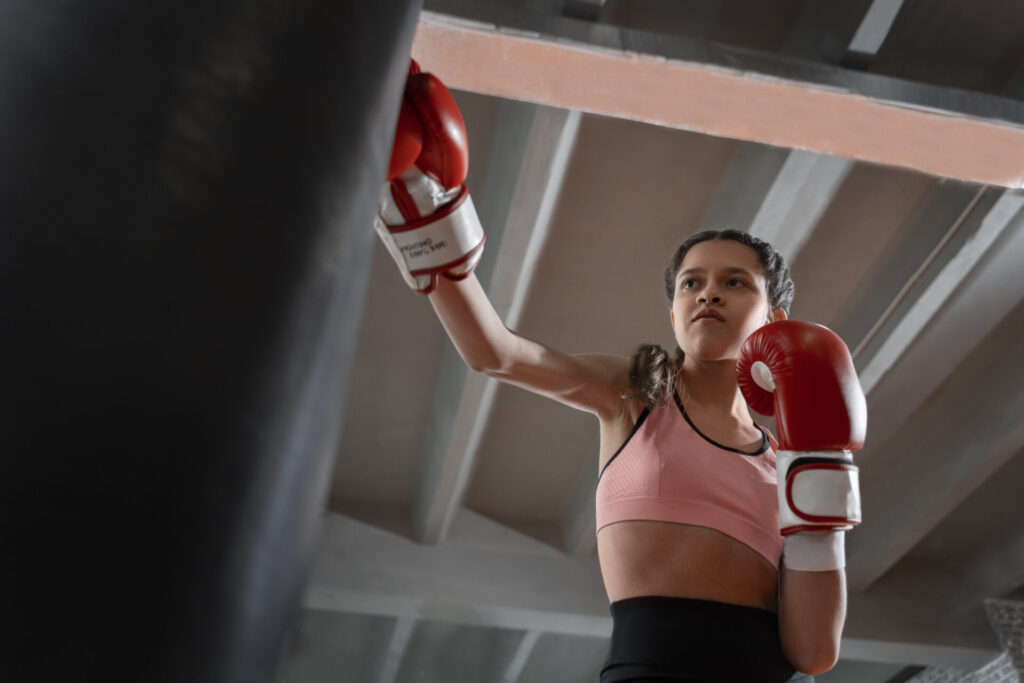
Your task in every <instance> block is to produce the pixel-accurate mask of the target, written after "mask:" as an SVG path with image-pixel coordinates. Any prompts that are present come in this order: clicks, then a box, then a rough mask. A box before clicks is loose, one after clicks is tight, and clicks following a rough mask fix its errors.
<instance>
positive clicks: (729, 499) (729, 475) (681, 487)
mask: <svg viewBox="0 0 1024 683" xmlns="http://www.w3.org/2000/svg"><path fill="white" fill-rule="evenodd" d="M761 432H762V433H763V434H764V441H763V443H762V445H761V448H760V449H759V450H758V451H757V452H755V453H746V452H744V451H739V450H736V449H735V448H729V447H728V446H723V445H721V444H718V443H716V442H714V441H712V440H711V439H709V438H708V437H706V436H704V435H703V434H701V433H700V431H698V430H697V428H696V427H694V426H693V423H692V422H690V418H689V417H688V416H687V415H686V411H684V410H683V406H682V404H680V403H679V398H678V397H676V399H675V401H674V402H668V403H664V404H661V405H658V406H655V407H654V408H649V409H647V410H644V412H643V413H642V414H641V415H640V418H639V419H638V420H637V422H636V426H634V427H633V433H632V434H630V435H629V438H628V439H626V442H625V443H624V444H623V445H622V447H621V448H619V450H618V451H617V452H616V453H615V455H613V456H612V457H611V460H609V461H608V463H607V464H606V465H605V466H604V469H602V470H601V474H600V476H599V477H598V483H597V530H598V531H600V530H601V529H602V528H603V527H604V526H606V525H608V524H614V523H615V522H623V521H626V520H654V521H662V522H676V523H678V524H692V525H695V526H703V527H708V528H711V529H715V530H716V531H720V532H722V533H723V534H726V535H728V536H731V537H732V538H735V539H736V540H737V541H740V542H741V543H743V544H745V545H747V546H749V547H751V548H753V549H754V550H755V551H757V552H758V553H760V554H761V555H763V556H764V557H765V558H766V559H767V560H768V561H769V562H771V563H772V565H774V566H775V568H776V569H778V567H779V560H780V559H781V557H782V535H781V534H780V533H779V503H778V494H777V493H776V489H777V484H776V478H775V451H774V450H772V449H773V447H775V446H777V444H776V443H775V440H774V439H773V438H772V437H771V435H770V434H769V433H768V432H767V431H765V430H763V429H762V430H761Z"/></svg>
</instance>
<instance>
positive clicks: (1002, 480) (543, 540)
mask: <svg viewBox="0 0 1024 683" xmlns="http://www.w3.org/2000/svg"><path fill="white" fill-rule="evenodd" d="M1022 36H1024V6H1022V5H1020V4H1019V3H1018V2H1015V0H998V1H996V0H992V1H990V2H986V3H977V2H973V1H972V0H945V1H943V2H934V0H904V1H903V2H900V1H899V0H895V1H886V0H875V1H874V2H872V1H870V0H848V1H846V2H842V3H835V2H824V1H820V0H819V1H814V0H772V1H771V2H744V1H740V0H703V1H694V2H687V3H680V2H677V1H675V0H643V1H641V0H605V1H604V2H602V1H601V0H521V1H519V2H498V1H497V0H494V1H492V2H488V1H485V0H479V1H477V2H452V1H449V0H444V1H443V2H442V1H438V2H428V3H427V6H426V11H425V12H424V15H423V18H422V21H421V24H420V30H419V33H418V35H417V39H416V43H415V47H414V55H415V56H416V57H417V58H418V59H419V61H420V63H421V64H422V65H423V66H424V67H425V69H427V70H430V71H433V72H435V73H437V74H438V75H439V76H440V77H441V78H442V79H444V80H446V82H448V83H449V85H452V86H453V87H455V88H456V91H455V96H456V99H457V101H458V103H459V106H460V108H461V109H462V112H463V115H464V118H465V120H466V124H467V127H468V130H469V139H470V144H471V154H472V158H471V169H470V177H469V181H468V185H469V187H470V189H471V190H472V192H473V198H474V202H475V203H476V206H477V209H478V212H479V214H480V217H481V220H482V222H483V224H484V227H485V229H486V230H487V236H488V242H487V250H486V252H485V254H484V258H483V261H482V263H481V265H480V266H479V268H478V270H477V273H478V275H479V277H480V280H481V282H482V283H483V284H484V286H485V288H486V289H487V291H488V294H489V296H490V297H491V299H492V301H493V302H494V304H495V306H496V308H497V309H498V311H499V313H500V314H501V315H502V317H503V319H504V320H505V322H506V324H507V325H508V326H509V327H510V328H511V329H513V330H515V331H516V332H518V333H519V334H522V335H524V336H527V337H530V338H535V339H539V340H541V341H543V342H545V343H546V344H549V345H551V346H554V347H556V348H559V349H561V350H563V351H567V352H587V351H600V352H610V353H619V354H623V355H628V354H630V353H631V352H632V350H633V349H634V348H635V346H636V345H637V344H639V343H641V342H646V341H653V342H657V343H660V344H663V345H666V346H667V345H669V344H670V342H671V341H672V338H671V331H670V328H669V325H668V315H667V308H666V306H665V303H664V299H663V296H664V294H663V291H662V290H661V287H662V285H661V283H660V273H661V270H662V268H663V266H664V263H665V260H666V259H667V257H668V255H669V254H670V253H671V251H672V250H673V249H674V248H675V247H676V246H677V245H678V243H679V242H681V241H682V240H683V239H685V238H686V237H687V236H688V235H690V234H692V233H693V232H695V231H698V230H701V229H705V228H722V227H740V228H743V229H747V230H749V231H751V232H753V233H755V234H758V235H760V236H762V237H765V238H767V239H769V240H771V241H772V242H773V243H775V244H776V245H777V246H779V247H780V249H781V250H782V251H783V252H784V254H785V255H786V256H787V258H788V260H789V263H790V265H791V270H792V274H793V277H794V280H795V281H796V285H797V289H796V297H795V300H794V305H793V310H792V316H793V317H796V318H800V319H805V320H811V321H816V322H820V323H823V324H825V325H828V326H830V327H831V328H833V329H834V330H836V331H837V332H838V333H839V334H840V335H841V336H842V337H843V339H844V340H845V341H846V343H847V344H848V345H849V346H850V348H851V349H853V350H854V354H855V360H856V366H857V369H858V372H859V374H860V378H861V382H862V384H863V386H864V388H865V391H866V392H867V395H868V405H869V434H868V443H867V445H866V446H865V448H864V449H863V450H862V451H860V452H859V453H858V454H857V456H856V457H857V462H858V463H859V465H860V467H861V486H862V491H863V499H864V501H863V502H864V516H865V521H864V523H863V524H862V525H861V526H860V527H858V528H857V529H856V530H855V531H854V532H853V533H851V534H850V535H849V538H848V543H847V548H848V558H847V560H848V569H847V572H848V578H849V586H850V606H849V618H848V621H847V626H846V630H845V633H844V640H843V645H842V654H841V661H840V663H839V664H838V665H837V667H836V668H835V669H834V670H833V671H832V672H830V673H828V674H825V675H823V676H819V677H818V680H819V681H822V682H823V683H839V682H842V681H857V682H858V683H875V682H878V683H882V682H895V681H904V680H907V679H908V678H910V677H911V676H912V675H914V674H915V673H917V672H919V671H922V670H923V669H925V668H927V667H954V668H958V669H963V670H965V671H969V670H975V669H977V668H979V667H981V666H983V665H985V664H987V663H989V662H991V661H992V660H993V659H994V658H996V657H997V656H999V654H1000V649H999V644H998V641H997V638H996V635H995V633H994V632H993V630H992V628H991V627H990V625H989V623H988V620H987V618H986V613H985V608H984V602H983V601H984V600H985V599H987V598H997V599H1014V600H1020V599H1024V527H1022V525H1021V524H1020V521H1019V520H1020V519H1021V518H1022V516H1024V497H1022V496H1021V495H1020V494H1019V491H1021V490H1022V489H1024V420H1022V419H1021V417H1020V416H1021V415H1024V370H1022V368H1024V346H1022V345H1021V344H1020V343H1019V337H1020V334H1021V332H1024V193H1022V192H1021V190H1020V189H1019V188H1020V187H1021V185H1022V182H1024V104H1022V103H1021V100H1022V99H1024V40H1021V37H1022ZM604 76H607V80H603V77H604ZM665 79H667V80H665ZM708 79H712V80H711V81H709V80H708ZM494 81H500V82H499V83H495V82H494ZM574 82H575V85H574V84H573V83H574ZM665 82H670V83H674V84H677V86H675V87H673V89H672V90H671V92H670V91H668V90H665V89H664V87H663V86H662V85H661V84H663V83H665ZM652 84H654V85H653V86H652ZM709 84H710V85H709ZM658 88H661V89H662V90H661V92H662V93H663V95H664V99H667V100H669V101H671V102H672V103H673V105H672V106H673V107H674V109H673V110H672V111H669V112H668V113H665V112H664V111H662V109H661V108H659V106H660V105H659V102H660V99H659V98H658V97H656V96H655V95H656V94H657V92H658ZM744 102H745V103H746V106H740V104H742V103H744ZM716 106H717V107H719V109H716V108H715V107H716ZM719 114H721V116H719ZM876 132H877V133H878V135H877V136H875V135H874V134H875V133H876ZM876 137H877V138H882V139H884V140H885V142H884V144H879V142H878V140H877V139H875V138H876ZM367 229H369V226H367ZM365 310H366V314H365V316H364V319H363V321H362V326H361V332H360V338H359V346H358V349H357V351H356V365H355V372H354V375H353V376H352V378H351V384H350V395H349V396H350V398H349V400H348V402H347V405H348V406H349V407H348V411H347V414H346V415H345V426H344V432H343V436H342V439H341V442H340V445H339V448H338V453H337V459H336V466H335V471H334V479H333V482H331V485H330V487H331V494H330V503H329V510H328V511H326V513H325V521H324V535H323V542H322V551H321V557H320V561H319V563H318V564H317V567H316V569H315V572H314V575H313V577H312V579H311V584H310V587H309V590H308V593H307V596H306V598H305V603H304V604H305V610H304V616H303V619H302V622H301V624H300V628H299V630H298V633H297V635H296V638H295V642H294V644H293V648H292V652H291V655H290V658H289V660H288V665H287V667H286V668H285V669H284V670H283V671H282V672H281V674H280V679H281V680H282V681H287V682H288V683H319V682H320V681H324V682H326V681H332V682H338V681H352V682H358V683H367V682H380V683H393V682H394V683H405V682H411V681H458V682H462V681H473V682H476V681H481V682H495V683H498V682H501V683H531V682H533V681H537V682H542V681H543V682H549V681H568V682H575V681H580V682H584V681H589V682H593V681H596V680H597V674H598V672H599V670H600V667H601V663H602V661H603V659H604V657H605V655H606V654H607V640H608V635H609V633H610V630H611V623H610V620H609V618H608V603H607V600H606V598H605V596H604V593H603V590H602V586H601V581H600V574H599V571H598V567H597V561H596V553H595V548H596V543H595V537H594V515H593V505H594V498H593V496H594V484H595V479H596V475H597V430H596V429H595V426H596V422H595V421H594V419H593V418H592V417H590V416H588V415H585V414H582V413H576V412H574V411H572V410H571V409H569V408H565V407H562V406H560V405H557V404H554V403H551V402H549V401H546V400H545V399H542V398H539V397H537V396H534V395H532V394H529V393H527V392H524V391H522V390H519V389H515V388H511V387H507V386H501V385H498V384H497V383H496V382H494V381H492V380H488V379H486V378H483V377H481V376H479V375H475V374H473V373H471V372H469V371H467V370H466V369H465V367H464V366H463V364H462V362H461V360H460V359H459V358H458V356H457V355H456V353H455V351H454V350H453V348H452V347H451V345H450V343H449V342H448V340H447V337H446V336H445V335H444V332H443V330H442V329H441V326H440V324H439V323H438V322H437V320H436V318H435V317H434V315H433V312H432V309H431V307H430V306H429V305H428V304H427V302H426V301H425V300H423V299H422V298H420V297H418V296H416V295H414V294H412V293H410V292H409V290H408V289H407V287H406V286H405V284H404V283H403V281H402V280H401V278H400V277H398V275H397V274H396V272H395V270H394V266H393V264H392V263H391V261H390V258H389V257H388V255H387V254H386V253H385V251H384V249H383V248H378V249H377V250H376V252H375V254H374V263H373V273H372V282H371V287H370V289H369V294H368V300H367V301H366V307H365Z"/></svg>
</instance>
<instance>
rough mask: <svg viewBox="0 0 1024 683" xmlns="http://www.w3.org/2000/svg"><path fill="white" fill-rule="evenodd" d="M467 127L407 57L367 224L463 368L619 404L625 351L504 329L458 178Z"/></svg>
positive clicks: (463, 167) (583, 404) (559, 394)
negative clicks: (583, 347) (560, 345)
mask: <svg viewBox="0 0 1024 683" xmlns="http://www.w3.org/2000/svg"><path fill="white" fill-rule="evenodd" d="M468 159H469V151H468V143H467V140H466V130H465V125H464V124H463V121H462V116H461V114H460V113H459V110H458V107H457V106H456V104H455V100H454V98H452V96H451V93H449V92H448V89H447V88H445V87H444V85H443V84H442V83H441V82H440V81H439V80H438V79H437V78H435V77H434V76H432V75H430V74H425V73H419V67H418V66H417V65H416V64H415V62H413V64H412V66H411V68H410V74H409V77H408V80H407V82H406V89H405V96H404V98H403V102H402V111H401V114H400V116H399V121H398V128H397V131H396V136H395V144H394V148H393V150H392V157H391V164H390V167H389V171H388V184H387V186H385V191H384V192H383V193H382V195H381V206H380V211H379V212H378V216H377V219H376V221H375V224H374V227H375V228H376V230H377V233H378V234H379V235H380V237H381V240H382V241H383V242H384V245H385V246H386V247H387V249H388V251H389V252H390V253H391V256H392V257H393V258H394V260H395V263H396V264H397V265H398V268H399V271H400V272H401V273H402V276H403V278H404V279H405V281H406V282H407V283H408V284H409V286H410V287H411V288H412V289H414V290H415V291H417V292H418V293H420V294H424V295H427V296H429V298H430V302H431V304H432V305H433V306H434V310H435V311H436V312H437V315H438V317H439V318H440V320H441V323H442V324H443V325H444V328H445V330H447V332H448V335H449V336H450V337H451V339H452V342H453V343H454V344H455V347H456V349H458V351H459V354H460V355H461V356H462V358H463V359H464V360H465V361H466V363H467V364H468V365H469V367H470V368H472V369H473V370H475V371H477V372H482V373H485V374H487V375H489V376H491V377H495V378H497V379H499V380H502V381H504V382H508V383H510V384H514V385H516V386H520V387H523V388H525V389H528V390H530V391H533V392H535V393H538V394H541V395H543V396H546V397H548V398H552V399H554V400H557V401H559V402H561V403H564V404H566V405H569V406H571V407H573V408H577V409H579V410H584V411H587V412H590V413H593V414H595V415H597V416H598V417H600V418H602V419H604V418H605V417H611V416H614V415H617V414H619V413H620V412H621V411H622V410H624V409H625V401H624V400H623V399H622V394H623V393H625V392H626V391H628V364H629V361H628V360H627V359H626V358H622V357H619V356H606V355H596V354H580V355H569V354H565V353H561V352H559V351H556V350H555V349H551V348H549V347H547V346H544V345H543V344H540V343H538V342H534V341H531V340H529V339H525V338H523V337H520V336H518V335H516V334H515V333H513V332H511V331H510V330H509V329H508V328H506V327H505V325H504V323H503V322H502V320H501V318H500V317H499V316H498V314H497V312H496V311H495V310H494V307H493V306H492V305H491V302H490V301H488V299H487V296H486V294H485V293H484V290H483V288H482V287H481V286H480V283H479V281H478V280H477V278H476V276H475V275H473V269H474V267H475V266H476V264H477V262H478V261H479V259H480V255H481V253H482V252H483V247H484V234H483V228H482V227H481V226H480V220H479V218H478V217H477V215H476V210H475V209H474V208H473V202H472V200H470V198H469V193H468V191H467V189H466V187H465V185H464V184H463V183H464V181H465V178H466V172H467V169H468Z"/></svg>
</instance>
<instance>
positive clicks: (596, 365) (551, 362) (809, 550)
mask: <svg viewBox="0 0 1024 683" xmlns="http://www.w3.org/2000/svg"><path fill="white" fill-rule="evenodd" d="M443 88H444V86H443V85H441V84H440V82H439V81H437V79H435V78H433V77H432V76H430V75H429V74H415V75H413V76H410V78H409V82H408V83H407V87H406V97H405V101H404V103H403V114H402V117H401V118H400V124H399V134H398V136H397V138H396V149H395V151H394V152H393V157H392V168H391V171H390V179H391V181H392V182H391V183H390V185H389V186H388V188H387V191H386V192H385V193H384V197H383V200H382V207H381V212H380V215H379V220H378V221H377V226H376V227H377V230H378V232H379V233H380V234H381V237H382V238H383V239H384V241H385V244H386V245H387V246H388V248H389V250H390V251H391V253H392V255H393V256H394V257H395V260H396V262H397V263H398V264H399V267H400V269H401V270H402V272H403V275H404V276H405V278H406V280H407V282H409V284H410V285H411V286H412V287H413V288H414V289H416V290H417V291H420V292H421V293H426V294H428V295H429V300H430V303H431V304H432V305H433V307H434V310H435V311H436V313H437V315H438V317H439V318H440V320H441V322H442V324H443V325H444V327H445V329H446V330H447V332H448V334H449V336H450V337H451V340H452V342H453V343H454V344H455V346H456V348H457V349H458V351H459V353H460V355H461V356H462V358H463V359H464V360H465V361H466V363H467V364H468V365H469V367H470V368H472V369H473V370H475V371H477V372H481V373H485V374H487V375H488V376H490V377H494V378H496V379H499V380H501V381H503V382H507V383H509V384H512V385H515V386H518V387H522V388H524V389H527V390H529V391H532V392H535V393H537V394H540V395H542V396H546V397H548V398H551V399H552V400H554V401H558V402H559V403H562V404H565V405H567V406H570V407H572V408H575V409H577V410H583V411H586V412H589V413H591V414H593V415H594V416H596V417H597V419H598V421H599V429H600V460H599V463H598V465H599V470H600V472H601V474H600V477H599V481H598V489H597V526H598V532H597V534H598V536H597V548H598V558H599V561H600V566H601V573H602V577H603V580H604V585H605V589H606V591H607V594H608V598H609V601H610V602H611V613H612V617H613V635H612V640H611V648H610V653H609V657H608V660H607V662H606V665H605V667H604V670H603V671H602V674H601V683H618V682H621V681H647V680H651V681H654V680H657V681H733V682H736V681H787V680H794V681H795V680H801V681H812V680H813V679H812V678H810V677H809V676H806V675H805V674H801V673H797V672H798V671H799V672H805V673H806V674H814V673H820V672H824V671H827V670H828V669H830V668H831V667H832V666H833V665H834V663H835V661H836V659H837V656H838V648H839V639H840V634H841V631H842V626H843V622H844V619H845V605H846V598H845V575H844V572H843V568H842V566H843V562H842V533H841V532H839V531H834V530H825V533H822V532H821V531H818V532H817V533H814V534H808V533H794V534H792V535H790V536H787V537H786V538H787V540H786V541H785V544H784V542H783V537H782V535H781V534H780V526H779V524H780V520H779V509H778V501H777V498H776V472H775V464H776V460H775V449H776V447H777V444H776V443H775V440H774V438H773V437H772V436H771V435H769V434H768V433H767V432H766V431H764V430H762V429H761V428H759V427H758V426H757V425H756V424H755V423H754V422H753V420H752V419H751V418H750V415H749V412H748V408H747V404H746V402H745V401H744V398H743V395H742V393H741V391H740V389H739V387H738V385H737V359H738V358H739V356H740V348H741V345H742V344H743V343H744V341H745V340H747V338H748V337H749V336H750V335H751V334H752V333H754V332H755V331H757V330H758V329H759V328H761V327H762V326H764V325H766V324H767V323H770V322H773V321H779V320H784V319H785V318H786V316H787V313H788V310H789V305H790V302H791V300H792V294H793V283H792V281H791V280H790V279H789V274H788V270H787V268H786V266H785V264H784V263H783V260H782V258H781V257H780V256H779V255H778V254H777V253H776V252H775V251H774V249H772V247H771V246H770V245H768V244H767V243H765V242H763V241H761V240H759V239H757V238H755V237H752V236H750V235H748V234H746V233H742V232H736V231H723V232H702V233H699V234H697V235H694V236H693V237H691V238H689V239H688V240H686V241H685V242H684V243H683V244H682V245H681V246H680V247H679V248H678V249H677V250H676V253H675V255H674V256H673V258H672V260H671V262H670V263H669V265H668V268H667V269H666V271H665V291H666V294H667V297H668V302H669V305H670V312H669V316H668V321H669V324H670V325H671V326H672V330H673V332H674V335H675V340H676V343H677V345H678V349H677V350H676V352H675V354H674V355H673V356H672V357H671V358H670V357H669V355H668V354H667V353H666V352H665V351H664V350H663V349H661V348H660V347H656V346H650V345H645V346H641V347H640V348H639V350H638V351H637V353H636V354H635V355H634V356H633V357H632V358H626V357H622V356H616V355H603V354H566V353H562V352H560V351H557V350H555V349H552V348H550V347H548V346H545V345H544V344H541V343H539V342H535V341H532V340H530V339H526V338H524V337H521V336H518V335H517V334H515V333H514V332H512V331H511V330H509V329H507V328H506V327H505V325H504V324H503V323H502V321H501V319H500V318H499V317H498V315H497V313H496V312H495V310H494V308H493V306H492V305H491V303H490V302H489V301H488V299H487V297H486V295H485V293H484V291H483V288H482V287H481V285H480V283H479V282H478V280H477V279H476V276H475V275H473V274H472V269H473V267H474V266H475V264H476V262H477V261H478V260H479V258H480V253H481V251H482V246H483V232H482V229H481V228H480V226H479V222H478V220H477V219H476V215H475V212H473V210H472V203H471V202H470V201H469V199H468V195H467V193H466V190H465V187H464V186H463V185H462V182H463V180H464V178H465V167H466V163H465V157H466V152H465V131H464V129H463V127H462V121H461V117H460V116H459V114H458V109H457V107H456V106H455V104H454V101H453V100H451V98H450V95H448V94H447V91H446V90H444V89H443ZM417 121H419V122H421V123H417ZM409 140H413V143H409ZM409 145H413V148H410V147H409ZM396 159H400V160H401V161H399V162H397V164H396V161H395V160H396ZM413 160H415V161H413ZM437 245H442V246H441V247H440V248H438V247H437ZM438 252H441V253H440V255H438ZM439 275H440V276H441V277H439ZM784 545H785V557H786V560H789V559H790V557H791V556H792V557H793V558H795V559H796V558H798V559H799V562H795V563H793V564H795V565H796V566H800V567H802V569H795V568H791V567H787V562H786V561H784V560H783V555H784V552H783V547H784ZM807 557H810V558H811V559H812V560H814V561H812V562H806V561H805V560H806V559H807ZM821 558H824V560H825V561H818V560H821ZM791 566H792V565H791ZM807 567H812V568H813V569H814V570H811V571H809V570H807V569H806V568H807Z"/></svg>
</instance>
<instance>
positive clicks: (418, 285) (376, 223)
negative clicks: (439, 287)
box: [373, 215, 430, 290]
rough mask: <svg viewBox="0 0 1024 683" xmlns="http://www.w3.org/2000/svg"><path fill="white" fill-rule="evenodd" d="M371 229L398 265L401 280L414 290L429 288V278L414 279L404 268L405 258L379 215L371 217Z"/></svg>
mask: <svg viewBox="0 0 1024 683" xmlns="http://www.w3.org/2000/svg"><path fill="white" fill-rule="evenodd" d="M373 229H374V230H376V231H377V235H378V236H379V237H380V240H381V242H383V243H384V246H385V248H387V250H388V253H389V254H391V258H392V259H394V261H395V263H396V264H398V270H399V272H401V273H402V279H403V280H405V283H406V284H407V285H409V286H410V287H412V288H413V289H415V290H421V289H426V288H427V287H429V286H430V276H421V277H418V278H415V277H413V276H412V275H411V274H410V273H409V270H408V269H407V268H406V267H405V258H404V257H403V256H402V252H401V250H400V249H399V248H398V245H397V244H395V238H394V236H392V234H391V231H390V230H389V229H388V226H387V225H386V224H385V223H384V221H383V220H381V217H380V216H379V215H377V216H374V217H373Z"/></svg>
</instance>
